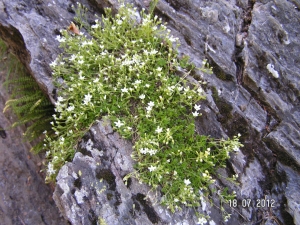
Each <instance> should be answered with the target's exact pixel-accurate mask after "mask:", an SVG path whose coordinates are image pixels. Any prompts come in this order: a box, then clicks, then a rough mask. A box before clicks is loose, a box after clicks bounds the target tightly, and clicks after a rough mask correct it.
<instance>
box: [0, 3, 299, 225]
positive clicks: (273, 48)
mask: <svg viewBox="0 0 300 225" xmlns="http://www.w3.org/2000/svg"><path fill="white" fill-rule="evenodd" d="M71 3H73V2H71V1H57V0H56V1H48V0H45V1H32V2H30V3H29V2H28V3H19V1H7V0H3V1H2V2H0V12H1V13H0V35H1V38H3V39H4V40H5V41H6V42H7V43H9V45H10V46H11V47H12V49H13V50H14V52H15V53H16V54H17V55H18V56H19V57H20V58H21V59H22V62H23V63H24V64H25V65H26V66H27V68H28V70H29V71H30V72H31V74H32V75H33V76H34V77H35V78H36V80H37V82H38V83H39V84H40V86H41V88H43V90H45V92H47V93H48V94H49V96H50V98H52V101H54V100H53V96H52V94H53V93H52V92H53V84H52V83H51V78H50V75H51V71H50V68H49V66H48V64H49V63H50V62H51V61H53V60H54V59H55V57H56V55H57V54H58V53H59V51H60V50H59V49H58V47H57V46H58V42H56V41H55V36H56V35H57V33H58V30H59V29H62V28H66V27H67V26H68V25H69V23H70V21H72V18H73V17H74V11H72V9H71V8H70V4H71ZM81 3H83V4H84V5H86V6H87V7H88V8H89V9H90V11H89V16H90V18H93V16H92V15H93V14H94V13H96V12H97V13H101V12H103V7H107V6H109V7H113V9H116V8H117V6H118V3H117V1H113V0H110V1H105V2H101V1H97V0H96V1H95V0H93V1H92V0H91V1H81ZM134 4H135V5H137V6H138V7H145V8H147V7H148V6H149V1H136V2H134ZM154 12H155V13H156V14H157V15H159V16H161V17H162V18H163V19H164V20H165V21H167V22H168V26H169V28H170V29H171V30H172V33H173V35H174V36H177V37H179V38H180V41H181V43H182V45H181V47H180V49H179V51H180V52H181V53H182V54H186V55H189V56H190V57H191V59H192V61H193V62H194V63H195V65H196V66H198V67H200V66H201V63H202V60H203V59H204V58H208V59H209V62H210V63H211V65H212V66H213V67H214V69H213V72H214V74H212V75H207V74H202V73H200V72H198V71H196V72H195V74H194V75H193V76H194V77H197V76H198V77H201V78H202V79H204V80H206V81H207V82H208V89H207V94H208V97H207V101H206V102H205V103H203V107H202V108H203V112H202V114H203V116H202V117H201V118H199V120H197V121H196V124H197V131H198V132H199V133H201V134H206V135H211V136H213V137H226V136H232V135H234V134H235V135H236V134H237V133H240V134H241V135H242V139H241V141H242V143H243V144H244V148H242V149H241V152H239V153H238V154H236V155H233V156H232V158H231V160H229V162H228V167H227V168H226V169H224V170H219V172H220V174H221V175H232V174H233V173H237V174H239V182H240V185H239V186H235V185H232V184H230V183H228V182H227V181H226V180H225V179H220V180H218V184H219V185H222V184H226V185H228V186H230V188H231V189H232V190H235V191H236V192H237V199H238V200H239V201H238V205H237V207H236V208H230V207H227V208H226V209H227V210H229V211H231V213H232V215H233V216H232V218H231V219H230V220H229V222H228V223H231V224H249V225H250V224H300V202H299V199H300V194H299V193H300V191H299V190H300V179H299V173H300V155H299V154H300V153H299V150H300V133H299V130H300V129H299V127H300V123H299V121H300V113H299V112H300V106H299V100H300V98H299V90H300V88H299V86H300V68H299V52H300V39H299V32H300V2H299V1H297V0H293V1H279V0H268V1H265V0H256V1H253V0H248V1H247V0H236V1H235V0H230V1H223V0H222V1H221V0H209V1H197V0H195V1H179V0H170V1H163V0H161V1H159V3H158V4H157V7H156V9H155V11H154ZM80 146H81V147H80V148H79V149H78V152H77V153H76V155H75V157H74V159H73V161H72V162H70V163H67V164H66V165H65V166H64V167H63V168H62V169H61V171H60V173H59V175H58V177H57V186H56V190H55V193H54V199H55V202H56V204H57V205H58V207H59V209H60V210H61V212H62V213H63V215H64V216H65V218H66V219H67V220H69V221H70V222H71V223H72V224H97V223H98V224H100V221H101V220H102V219H103V220H105V221H106V223H107V224H196V217H195V212H194V211H193V210H192V209H186V208H184V209H183V211H181V212H176V213H175V214H171V213H170V212H169V211H168V210H166V209H165V208H164V207H162V206H159V205H158V204H155V202H156V201H158V200H159V195H155V193H150V195H149V198H147V199H146V200H145V199H144V196H146V195H147V193H148V191H149V187H147V186H145V185H142V184H139V183H138V182H136V181H135V180H134V179H132V180H131V181H130V182H128V183H127V185H125V184H124V182H123V179H122V178H123V177H124V176H125V175H126V174H128V173H129V172H131V171H132V170H133V169H132V168H133V162H132V160H131V158H130V153H131V151H132V150H131V146H130V144H129V143H126V142H124V141H123V140H121V139H120V138H119V136H118V134H117V133H113V132H112V130H111V127H110V126H109V124H108V123H107V122H105V121H104V122H103V121H102V122H99V123H96V124H95V125H94V126H93V127H92V128H91V130H90V132H89V133H88V134H87V135H86V137H85V138H84V139H83V140H82V142H81V145H80ZM243 199H244V200H245V199H250V200H251V205H250V206H249V207H248V206H247V207H242V203H243ZM271 203H272V204H271ZM266 204H267V205H266ZM204 206H205V204H204V202H203V204H202V208H201V209H200V208H199V209H197V210H198V211H199V212H202V211H203V210H204V211H206V212H208V211H210V215H211V218H212V219H213V220H214V222H215V224H222V221H221V213H220V212H219V210H218V209H217V208H216V207H209V206H207V208H205V207H204Z"/></svg>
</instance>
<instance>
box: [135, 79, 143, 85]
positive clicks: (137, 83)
mask: <svg viewBox="0 0 300 225" xmlns="http://www.w3.org/2000/svg"><path fill="white" fill-rule="evenodd" d="M140 83H142V81H141V80H136V81H135V82H134V84H135V85H139V84H140Z"/></svg>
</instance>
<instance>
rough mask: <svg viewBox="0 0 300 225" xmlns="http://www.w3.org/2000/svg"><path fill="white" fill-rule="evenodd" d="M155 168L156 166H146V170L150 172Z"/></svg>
mask: <svg viewBox="0 0 300 225" xmlns="http://www.w3.org/2000/svg"><path fill="white" fill-rule="evenodd" d="M156 168H157V167H156V166H153V165H151V166H150V167H148V170H149V171H150V172H152V171H154V170H156Z"/></svg>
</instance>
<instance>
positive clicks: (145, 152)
mask: <svg viewBox="0 0 300 225" xmlns="http://www.w3.org/2000/svg"><path fill="white" fill-rule="evenodd" d="M140 152H141V153H142V154H144V155H145V154H147V152H148V148H141V150H140Z"/></svg>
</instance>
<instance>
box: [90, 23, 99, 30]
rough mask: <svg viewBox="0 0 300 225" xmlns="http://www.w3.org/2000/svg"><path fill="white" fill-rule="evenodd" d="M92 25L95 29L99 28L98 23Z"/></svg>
mask: <svg viewBox="0 0 300 225" xmlns="http://www.w3.org/2000/svg"><path fill="white" fill-rule="evenodd" d="M91 27H92V28H93V29H97V28H98V27H99V24H98V23H96V24H95V25H92V26H91Z"/></svg>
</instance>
